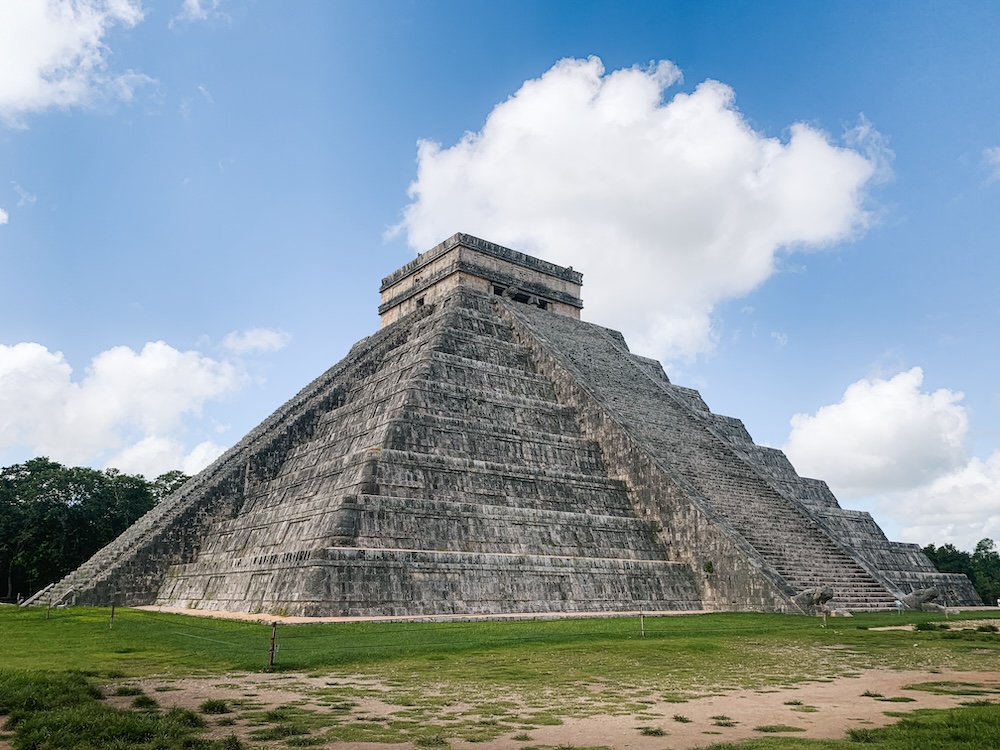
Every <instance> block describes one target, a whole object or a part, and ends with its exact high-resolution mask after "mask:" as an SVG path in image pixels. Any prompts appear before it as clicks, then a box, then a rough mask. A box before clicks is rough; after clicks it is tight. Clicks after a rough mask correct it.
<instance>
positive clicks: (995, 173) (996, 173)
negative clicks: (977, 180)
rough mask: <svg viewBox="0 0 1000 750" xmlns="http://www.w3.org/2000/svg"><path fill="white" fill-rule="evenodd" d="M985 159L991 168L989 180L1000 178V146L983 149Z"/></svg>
mask: <svg viewBox="0 0 1000 750" xmlns="http://www.w3.org/2000/svg"><path fill="white" fill-rule="evenodd" d="M983 161H984V162H986V166H987V167H988V168H989V170H990V176H989V181H990V182H995V181H996V180H1000V146H997V147H995V148H987V149H983Z"/></svg>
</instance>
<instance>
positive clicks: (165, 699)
mask: <svg viewBox="0 0 1000 750" xmlns="http://www.w3.org/2000/svg"><path fill="white" fill-rule="evenodd" d="M330 679H331V678H323V677H317V676H306V675H304V674H289V673H281V674H273V675H267V674H248V675H227V676H221V677H216V678H213V679H210V680H209V679H181V680H171V681H158V680H155V679H153V680H145V681H143V682H142V687H143V689H144V690H145V691H146V693H147V694H148V695H152V696H155V698H156V700H157V702H158V703H159V704H160V706H161V708H170V707H173V706H180V707H183V708H190V709H194V710H197V709H198V707H199V706H200V705H201V704H202V703H203V702H204V701H206V700H209V699H217V700H226V701H233V702H238V701H240V700H246V697H247V696H252V701H253V702H254V703H255V704H256V705H257V706H258V710H268V709H273V708H276V707H278V706H282V705H289V704H292V705H297V706H300V707H302V708H305V709H307V710H315V711H323V710H324V704H323V703H322V702H321V701H316V700H315V698H314V695H315V690H317V689H319V688H321V687H323V686H326V685H329V684H330V682H329V680H330ZM927 682H937V683H941V682H950V683H966V684H968V683H974V684H976V685H979V686H981V687H982V688H983V689H985V690H987V691H989V692H993V691H996V692H997V693H1000V672H926V671H905V672H895V671H884V670H872V671H867V672H863V673H861V674H860V675H859V676H857V677H846V678H839V679H836V680H833V681H830V682H807V683H802V684H800V685H798V686H796V687H793V688H782V689H774V690H764V691H734V692H728V693H726V694H725V695H713V696H707V697H701V698H695V699H692V700H689V701H686V702H684V703H665V702H656V703H653V704H651V705H649V706H647V707H645V708H643V709H642V711H641V713H638V714H637V713H631V714H624V715H595V716H591V717H588V718H566V719H564V720H563V723H562V724H561V725H557V726H537V727H535V728H530V729H516V730H511V731H509V732H507V733H505V734H504V735H503V736H501V737H498V738H497V739H494V740H491V741H486V742H475V743H473V742H467V741H464V740H460V739H449V745H450V746H451V747H452V748H456V749H458V748H462V749H465V748H467V749H468V750H473V748H478V749H479V750H514V749H517V750H520V749H521V748H525V747H526V746H532V745H544V746H551V747H557V746H566V745H577V746H593V745H605V746H608V747H610V748H613V749H614V750H625V749H633V748H634V749H635V750H664V748H665V747H668V748H670V749H671V750H684V749H686V748H698V747H703V746H705V745H710V744H712V743H715V742H724V741H725V742H734V741H739V740H744V739H749V738H753V737H761V736H767V735H764V734H762V733H761V731H760V730H759V729H757V728H758V727H762V726H767V725H772V726H783V727H795V728H797V729H799V730H801V731H795V732H791V731H789V732H788V734H784V735H783V736H794V737H809V738H817V739H819V738H843V737H844V736H845V733H846V732H847V731H848V730H849V729H852V728H865V727H868V728H872V727H878V726H884V725H886V724H889V723H892V722H893V721H895V720H896V719H895V718H893V717H889V716H887V715H886V712H901V711H911V710H913V709H916V708H949V707H953V706H958V705H960V704H961V703H962V702H963V701H969V700H973V699H975V696H969V695H951V694H948V695H941V694H935V693H932V692H928V691H926V690H913V689H905V688H906V686H908V685H913V684H919V683H927ZM336 683H337V685H338V686H345V687H349V686H351V684H352V681H351V678H339V679H337V680H336ZM356 684H357V686H358V687H361V688H365V689H368V688H371V687H372V686H373V683H372V682H371V681H370V680H365V679H363V678H358V679H357V681H356ZM164 687H166V688H167V689H166V690H164V689H163V688H164ZM866 693H867V695H866ZM873 693H874V694H878V695H881V696H882V697H883V698H884V699H883V700H879V699H878V698H877V697H873V696H872V695H871V694H873ZM994 697H996V696H994ZM894 698H895V699H900V698H903V699H909V700H906V701H905V702H903V701H891V700H885V699H894ZM130 700H131V699H130V698H128V697H117V698H110V699H109V702H110V703H111V704H113V705H119V706H121V707H123V708H124V707H126V706H128V705H129V701H130ZM511 700H514V701H516V696H511ZM326 710H328V706H327V707H326ZM405 710H406V709H405V708H404V707H401V706H398V705H390V704H387V703H383V702H381V701H378V700H374V699H360V700H357V701H356V705H355V706H354V707H353V708H352V709H351V712H350V715H349V716H346V717H345V716H343V714H341V718H342V719H343V718H346V719H348V720H363V721H366V722H370V721H376V722H377V721H382V722H386V723H387V722H388V721H391V720H394V718H395V717H397V716H399V715H400V712H405ZM231 716H234V717H237V718H236V721H235V723H229V722H231V721H232V720H233V719H231V718H230V719H228V721H226V722H225V723H224V724H223V725H219V724H218V721H219V719H220V717H217V716H207V717H206V718H207V719H208V723H209V725H210V727H211V730H210V736H213V737H224V736H226V735H229V734H236V735H237V736H239V737H240V738H241V739H244V740H245V741H246V743H247V745H248V746H250V747H285V744H284V742H277V741H275V742H262V741H261V740H259V739H253V738H251V736H250V733H251V732H252V731H253V730H255V729H259V728H260V727H259V726H256V725H253V724H251V723H250V722H248V721H246V720H245V719H243V718H239V716H240V715H239V713H238V712H237V713H234V714H232V715H231ZM717 717H723V718H717ZM682 719H683V720H682ZM644 728H646V729H645V731H646V732H647V733H649V734H644V733H643V730H644ZM660 732H662V734H659V733H660ZM319 733H320V732H316V734H317V735H318V734H319ZM653 733H656V734H653ZM445 734H447V733H446V732H445ZM314 746H315V747H327V748H336V749H338V750H390V749H392V750H402V749H403V748H411V747H414V746H413V745H412V744H410V743H404V744H385V743H372V742H363V743H362V742H333V743H328V744H326V745H314Z"/></svg>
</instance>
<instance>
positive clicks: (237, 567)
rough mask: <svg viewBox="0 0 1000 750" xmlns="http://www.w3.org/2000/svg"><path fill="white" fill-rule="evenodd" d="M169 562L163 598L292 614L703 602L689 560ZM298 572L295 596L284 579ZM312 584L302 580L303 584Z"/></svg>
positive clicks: (342, 552)
mask: <svg viewBox="0 0 1000 750" xmlns="http://www.w3.org/2000/svg"><path fill="white" fill-rule="evenodd" d="M306 553H307V557H305V558H304V559H294V556H293V557H292V558H289V557H288V554H287V553H286V554H284V555H275V556H258V557H256V558H249V559H246V558H236V559H233V558H230V559H228V560H225V561H218V563H217V564H213V565H197V566H184V565H178V566H173V568H171V571H170V574H169V575H168V577H167V579H166V581H165V583H164V587H163V589H161V592H160V596H159V597H158V598H157V601H156V603H157V604H160V605H163V606H187V603H188V602H190V601H197V602H198V603H199V604H198V607H199V609H209V610H211V609H223V610H225V609H230V610H235V611H254V610H256V611H264V612H269V611H272V609H278V608H280V609H281V610H282V611H284V612H285V613H286V614H290V615H305V616H309V615H319V614H327V615H330V614H340V615H343V616H392V615H403V614H408V615H414V614H418V615H434V614H454V613H462V614H477V613H530V612H607V611H636V612H638V611H654V610H664V609H672V610H683V609H691V610H694V609H700V608H701V599H700V595H699V594H698V592H697V588H696V586H695V585H694V582H693V576H692V573H691V570H690V568H689V567H688V566H687V565H683V564H679V563H668V562H662V561H653V560H628V559H620V558H580V557H560V556H546V555H520V554H514V555H510V554H495V553H493V554H488V553H468V552H451V551H437V550H435V551H428V550H400V549H381V548H379V549H372V548H350V547H333V548H329V549H326V550H317V551H306ZM288 570H295V571H296V572H295V576H294V577H295V578H296V579H297V581H298V582H299V588H300V591H299V594H298V595H297V598H295V599H294V600H293V599H291V597H290V596H289V593H288V592H284V591H282V590H281V589H280V586H279V587H268V586H267V585H264V584H266V583H267V582H268V581H271V582H274V583H277V582H278V581H284V580H287V579H288V578H289V575H288V573H287V572H286V571H288ZM303 583H304V584H305V585H302V584H303Z"/></svg>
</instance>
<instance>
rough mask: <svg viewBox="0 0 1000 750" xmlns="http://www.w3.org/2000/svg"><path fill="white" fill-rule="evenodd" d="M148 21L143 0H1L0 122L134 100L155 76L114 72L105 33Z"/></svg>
mask: <svg viewBox="0 0 1000 750" xmlns="http://www.w3.org/2000/svg"><path fill="white" fill-rule="evenodd" d="M142 19H143V12H142V8H141V4H140V2H139V1H138V0H47V1H44V2H43V1H40V0H5V1H4V2H2V3H0V120H3V121H4V122H6V123H7V124H8V125H15V126H17V125H20V124H21V120H20V117H21V116H22V115H24V114H26V113H29V112H37V111H41V110H44V109H47V108H49V107H71V106H74V105H81V104H88V103H91V102H92V101H94V100H95V99H99V98H102V97H106V98H112V99H123V100H126V101H127V100H129V99H131V98H132V96H133V92H134V91H135V89H136V87H138V86H140V85H143V84H145V83H148V82H149V81H150V79H149V78H148V77H146V76H144V75H142V74H140V73H136V72H134V71H126V72H123V73H111V72H109V70H108V55H109V50H108V47H107V45H106V43H105V37H106V35H107V33H108V32H109V30H110V29H111V28H113V27H115V26H124V27H126V28H131V27H133V26H135V25H136V24H138V23H139V22H140V21H142Z"/></svg>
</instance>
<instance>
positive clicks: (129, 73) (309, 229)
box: [0, 0, 1000, 549]
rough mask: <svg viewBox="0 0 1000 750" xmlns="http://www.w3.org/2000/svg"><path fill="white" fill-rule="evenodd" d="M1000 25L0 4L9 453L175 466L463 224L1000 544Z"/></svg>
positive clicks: (335, 353) (832, 466)
mask: <svg viewBox="0 0 1000 750" xmlns="http://www.w3.org/2000/svg"><path fill="white" fill-rule="evenodd" d="M998 38H1000V8H998V7H997V6H996V5H995V4H992V3H987V2H982V3H962V2H949V3H943V2H941V3H923V2H882V3H868V2H837V3H832V2H831V3H823V2H819V3H797V2H796V3H780V2H775V3H767V4H760V3H750V2H707V3H686V2H677V3H671V2H654V3H641V2H635V3H621V2H619V3H611V2H601V3H598V2H582V1H577V2H544V3H543V2H504V3H496V2H493V3H477V2H461V3H459V2H404V1H403V0H399V1H398V2H371V1H369V2H363V3H362V2H355V3H346V2H330V1H328V0H317V1H315V2H310V1H308V0H296V1H295V2H285V3H272V2H261V1H260V0H257V1H251V0H219V1H218V2H213V1H212V0H143V1H142V2H139V0H76V1H75V2H68V1H62V0H49V2H43V1H42V0H3V2H0V274H2V279H3V286H2V290H3V291H2V294H0V462H2V464H3V465H8V464H11V463H15V462H19V461H22V460H25V459H27V458H29V457H31V456H35V455H49V456H50V457H52V458H53V459H55V460H59V461H62V462H64V463H69V464H86V465H92V466H96V467H105V466H118V467H120V468H122V469H123V470H126V471H130V472H141V473H145V474H147V475H149V476H153V475H155V474H157V473H160V472H162V471H165V470H167V469H170V468H183V469H185V470H187V471H195V470H197V469H199V468H201V466H204V465H205V463H206V462H207V461H209V460H211V459H212V458H213V457H214V456H215V455H217V454H218V453H219V452H220V451H221V450H223V449H225V448H227V447H229V446H230V445H232V444H233V443H235V442H236V441H237V440H238V439H239V438H240V437H242V435H243V434H245V433H246V432H247V431H248V430H249V429H250V428H252V427H253V426H254V425H256V424H257V423H259V422H260V421H261V420H262V419H263V418H264V417H266V416H267V415H268V414H269V413H270V412H272V411H273V410H274V409H275V408H277V407H278V406H279V405H280V404H281V403H283V402H284V401H285V400H287V399H288V398H290V397H291V396H292V395H294V393H295V392H296V391H297V390H298V389H299V388H301V387H303V386H304V385H306V384H307V383H308V382H309V381H310V380H311V379H312V378H314V377H315V376H317V375H319V374H320V373H321V372H322V371H323V370H325V369H326V368H327V367H329V366H330V365H332V364H333V363H335V362H336V361H338V360H339V359H341V358H342V357H343V356H344V354H346V352H347V350H348V348H349V347H350V345H351V344H352V343H354V342H355V341H356V340H358V339H359V338H361V337H363V336H365V335H368V334H369V333H371V332H373V331H374V330H375V329H376V328H377V326H378V316H377V312H376V307H377V304H378V285H379V282H380V280H381V278H382V277H383V276H385V275H386V274H388V273H390V272H391V271H393V270H394V269H395V268H397V267H398V266H400V265H402V264H403V263H405V262H407V261H408V260H409V259H411V258H412V257H413V253H414V252H415V251H416V250H424V249H427V248H429V247H430V246H431V245H433V244H435V243H436V242H438V241H440V240H443V239H444V238H445V237H447V236H449V235H450V234H453V233H454V232H457V231H464V232H469V233H472V234H476V235H478V236H481V237H484V238H485V239H489V240H492V241H495V242H499V243H501V244H506V245H508V246H512V247H515V248H516V249H519V250H522V251H524V252H529V253H532V254H535V255H538V256H541V257H545V258H548V259H550V260H553V261H555V262H559V263H563V264H566V265H572V266H573V267H574V268H576V269H577V270H580V271H582V272H583V274H584V292H583V298H584V303H585V305H586V309H585V311H584V317H585V318H587V319H590V320H593V321H594V322H598V323H602V324H605V325H610V326H613V327H616V328H620V329H621V330H623V331H624V332H625V334H626V336H627V338H628V340H629V341H630V343H631V344H632V346H633V349H634V350H637V351H640V352H642V353H644V354H648V355H651V356H655V357H657V358H659V359H661V360H663V361H664V363H665V365H666V367H667V370H668V372H669V373H670V375H671V378H672V379H673V380H674V382H677V383H679V384H682V385H688V386H691V387H695V388H698V389H699V390H700V391H701V392H702V395H703V396H704V398H705V399H706V401H707V402H708V404H709V406H710V407H712V409H713V410H714V411H716V412H719V413H723V414H728V415H731V416H736V417H739V418H741V419H743V420H744V422H745V423H746V425H747V427H748V429H749V430H750V432H751V434H752V435H753V436H754V437H755V439H756V440H757V441H758V442H761V443H765V444H768V445H773V446H776V447H783V448H785V449H786V451H787V452H788V454H789V456H790V457H791V458H792V460H793V462H794V463H795V465H796V466H797V468H798V469H799V471H800V473H802V474H805V475H808V476H816V477H819V478H823V479H826V480H827V481H829V482H830V484H831V486H832V487H833V488H834V490H835V492H837V494H838V496H839V497H840V499H841V503H842V505H844V506H845V507H851V508H859V509H864V510H869V511H871V512H872V513H873V514H874V515H875V517H876V519H877V520H878V521H879V522H880V523H881V524H882V526H883V528H884V529H885V530H886V531H887V533H888V534H889V535H890V536H891V537H892V538H896V539H902V540H905V541H914V542H919V543H921V544H926V543H930V542H933V543H937V544H941V543H945V542H954V543H956V544H958V545H959V546H960V547H964V548H966V549H971V547H972V546H973V545H974V544H975V542H976V541H978V540H979V539H980V538H982V537H985V536H989V537H992V538H1000V380H998V378H997V372H998V369H1000V368H998V364H1000V363H998V359H1000V349H998V347H997V330H998V326H1000V302H998V299H1000V295H998V294H997V285H998V282H997V279H998V278H1000V255H998V253H997V248H996V245H997V240H996V238H997V237H1000V211H998V210H997V204H998V202H1000V96H998V95H997V92H998V91H1000V86H998V84H1000V51H998V46H997V45H996V39H998ZM421 144H423V145H421Z"/></svg>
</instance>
